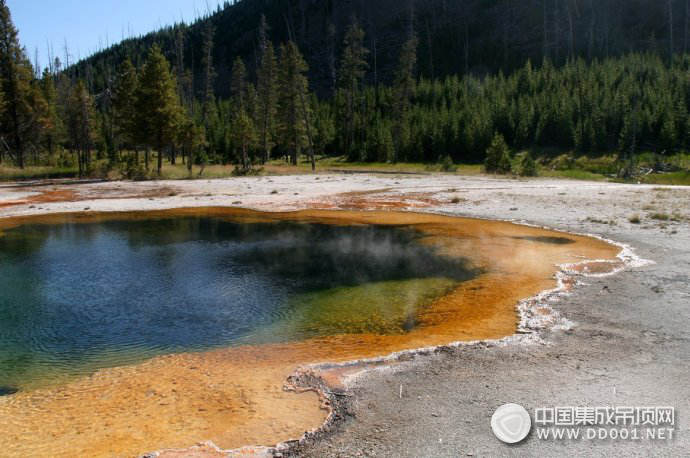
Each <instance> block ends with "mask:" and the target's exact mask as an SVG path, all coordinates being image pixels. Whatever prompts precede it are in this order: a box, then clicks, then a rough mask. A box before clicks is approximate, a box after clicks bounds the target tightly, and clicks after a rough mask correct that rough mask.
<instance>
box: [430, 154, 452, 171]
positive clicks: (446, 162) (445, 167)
mask: <svg viewBox="0 0 690 458" xmlns="http://www.w3.org/2000/svg"><path fill="white" fill-rule="evenodd" d="M426 169H427V170H428V171H430V172H449V173H455V172H456V171H457V170H458V166H457V165H455V164H454V163H453V159H451V158H450V156H448V155H446V156H444V157H443V158H441V160H440V161H438V162H436V163H435V164H429V165H427V166H426Z"/></svg>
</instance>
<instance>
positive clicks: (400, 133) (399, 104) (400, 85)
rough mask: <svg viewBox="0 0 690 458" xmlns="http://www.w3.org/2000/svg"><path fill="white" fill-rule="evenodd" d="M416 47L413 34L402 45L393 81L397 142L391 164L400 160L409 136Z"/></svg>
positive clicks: (415, 37) (394, 130) (394, 128)
mask: <svg viewBox="0 0 690 458" xmlns="http://www.w3.org/2000/svg"><path fill="white" fill-rule="evenodd" d="M417 46H418V40H417V35H415V34H414V32H413V33H412V34H411V36H410V38H409V39H408V40H407V41H406V42H405V43H404V44H403V47H402V50H401V51H400V59H399V61H398V67H397V69H396V71H395V81H394V82H393V90H394V105H393V117H394V121H395V122H394V124H393V134H394V137H395V139H396V140H397V141H396V142H395V143H396V145H395V151H394V154H393V158H392V159H393V162H397V161H398V160H399V159H401V158H402V152H403V150H404V149H405V146H406V144H407V143H406V141H407V139H408V136H409V128H408V126H407V124H408V122H409V111H410V105H411V102H410V99H411V97H412V92H413V90H414V87H415V77H416V70H417Z"/></svg>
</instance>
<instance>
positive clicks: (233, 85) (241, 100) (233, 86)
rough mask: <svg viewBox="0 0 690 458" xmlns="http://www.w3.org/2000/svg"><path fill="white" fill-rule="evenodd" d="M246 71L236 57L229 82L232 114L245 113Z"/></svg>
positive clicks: (242, 63) (240, 60)
mask: <svg viewBox="0 0 690 458" xmlns="http://www.w3.org/2000/svg"><path fill="white" fill-rule="evenodd" d="M246 96H247V69H246V67H245V66H244V61H243V60H242V58H241V57H237V58H236V59H235V62H234V63H233V65H232V79H231V81H230V103H232V110H233V113H244V112H245V111H246V108H247V106H246V101H247V100H246Z"/></svg>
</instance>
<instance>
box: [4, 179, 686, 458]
mask: <svg viewBox="0 0 690 458" xmlns="http://www.w3.org/2000/svg"><path fill="white" fill-rule="evenodd" d="M194 206H236V207H244V208H251V209H256V210H267V211H271V210H297V209H307V208H324V209H358V210H362V209H365V210H368V209H396V210H413V211H425V212H441V213H444V214H452V215H457V216H469V217H479V218H487V219H507V220H515V221H517V222H525V223H530V224H536V225H540V226H541V225H543V226H548V227H551V228H555V229H561V230H567V231H573V232H578V233H588V234H595V235H599V236H602V237H605V238H607V239H611V240H614V241H617V242H621V243H624V244H628V245H630V246H631V247H633V248H634V249H635V253H636V254H637V255H638V256H640V257H641V258H644V259H648V260H652V261H654V264H650V265H647V266H644V267H637V268H634V267H633V268H627V269H625V270H624V271H622V272H620V273H618V274H617V275H613V276H605V277H586V278H582V279H581V281H582V284H580V285H579V286H578V287H577V288H576V289H575V292H574V294H572V295H569V296H566V297H564V298H561V299H560V300H559V301H558V302H556V303H554V304H553V306H554V308H555V309H556V310H558V311H559V312H560V314H561V315H563V316H564V317H565V318H567V319H568V320H570V321H571V322H572V323H573V325H572V327H571V328H570V329H569V330H562V329H549V328H546V329H543V330H541V331H539V333H538V334H539V335H538V336H536V337H537V338H532V339H515V340H514V342H513V341H510V339H509V340H508V341H506V342H504V343H502V344H476V345H467V346H461V347H457V348H450V349H444V350H443V351H439V352H432V353H430V354H428V355H422V356H415V357H410V358H409V359H410V360H409V361H406V362H403V363H399V364H396V365H395V366H393V367H391V368H377V369H374V370H370V371H368V372H365V373H363V374H360V375H358V376H356V377H353V378H351V379H350V380H349V382H348V387H347V396H346V402H344V403H343V405H342V407H341V411H340V413H341V414H342V415H339V416H338V419H337V420H336V421H334V422H332V423H331V424H330V425H329V427H328V428H327V429H325V430H323V431H321V432H319V433H318V434H316V435H313V436H310V437H309V438H307V439H306V440H304V441H303V442H302V443H301V444H296V445H295V444H293V445H292V446H291V447H290V448H288V449H287V450H285V451H284V452H283V453H284V454H295V455H300V456H410V457H418V456H463V455H464V456H501V455H511V456H514V455H535V454H541V455H547V456H555V455H582V454H594V453H596V454H598V455H616V456H621V455H637V456H642V455H645V456H647V455H650V454H654V455H666V456H682V455H688V454H689V453H690V440H689V439H688V429H690V426H688V425H689V424H688V422H687V420H686V418H687V416H686V415H687V413H688V412H690V384H688V383H687V380H688V379H689V378H690V358H688V354H690V327H689V326H688V324H689V323H690V231H689V228H690V188H684V187H675V188H671V187H658V186H654V187H653V186H642V185H621V184H611V183H593V182H580V181H564V180H547V179H535V180H529V181H522V180H511V179H493V178H486V177H472V178H469V177H457V176H450V175H404V176H403V175H401V176H396V175H385V176H384V175H367V174H357V175H340V174H330V175H328V174H319V175H294V176H277V177H259V178H235V179H228V180H210V181H204V180H195V181H169V182H136V183H133V182H102V183H65V182H50V183H46V182H41V183H29V184H23V185H19V184H2V185H0V217H11V216H22V215H35V214H49V213H57V212H66V211H75V212H77V211H78V212H82V211H125V210H153V209H166V208H176V207H194ZM636 215H637V216H639V220H640V222H639V223H634V222H631V221H636V219H635V218H632V217H633V216H636ZM525 342H530V343H525ZM508 402H514V403H518V404H521V405H523V406H524V407H525V408H527V410H528V411H533V409H534V408H535V407H539V406H556V405H566V406H570V405H572V406H578V405H579V406H609V405H612V406H626V405H628V406H657V405H659V406H666V405H668V406H674V407H675V409H676V428H675V433H674V438H673V439H672V440H659V441H655V440H647V441H633V440H627V441H621V440H617V441H613V440H610V439H608V440H579V441H567V440H561V441H553V440H540V439H538V438H536V437H534V435H533V436H532V437H529V438H528V439H526V440H525V441H523V442H521V443H519V444H517V445H515V446H508V445H506V444H503V443H501V442H500V441H499V440H498V439H496V437H495V436H494V435H493V433H492V432H491V428H490V419H491V415H492V414H493V412H494V410H495V409H496V408H497V407H498V406H500V405H502V404H504V403H508ZM171 455H172V454H171Z"/></svg>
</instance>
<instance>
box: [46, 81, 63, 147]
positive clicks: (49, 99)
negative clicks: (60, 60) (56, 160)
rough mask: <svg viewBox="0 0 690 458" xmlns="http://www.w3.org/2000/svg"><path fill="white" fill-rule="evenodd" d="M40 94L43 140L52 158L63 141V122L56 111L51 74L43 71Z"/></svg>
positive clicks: (55, 97) (56, 103)
mask: <svg viewBox="0 0 690 458" xmlns="http://www.w3.org/2000/svg"><path fill="white" fill-rule="evenodd" d="M41 92H42V93H43V99H44V100H45V104H46V113H45V117H44V119H45V122H44V125H43V138H44V139H45V146H46V148H47V150H48V154H49V156H51V157H52V156H53V154H54V152H55V150H56V148H57V147H58V145H60V144H61V143H62V141H63V140H64V126H63V121H62V119H61V117H60V114H59V111H58V94H57V88H56V87H55V78H54V77H53V74H52V73H51V72H50V71H49V70H48V69H45V70H44V72H43V78H42V79H41Z"/></svg>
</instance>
